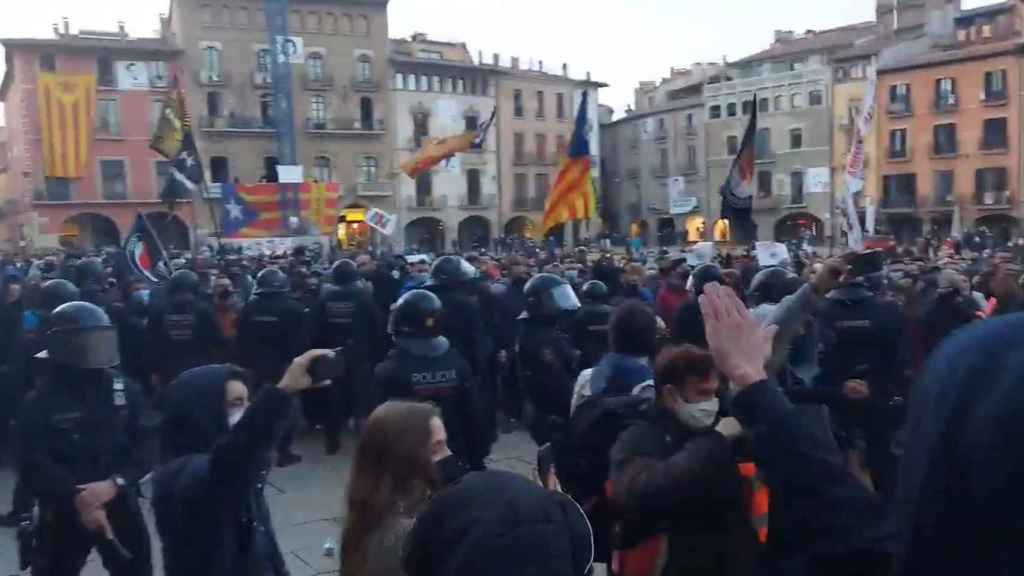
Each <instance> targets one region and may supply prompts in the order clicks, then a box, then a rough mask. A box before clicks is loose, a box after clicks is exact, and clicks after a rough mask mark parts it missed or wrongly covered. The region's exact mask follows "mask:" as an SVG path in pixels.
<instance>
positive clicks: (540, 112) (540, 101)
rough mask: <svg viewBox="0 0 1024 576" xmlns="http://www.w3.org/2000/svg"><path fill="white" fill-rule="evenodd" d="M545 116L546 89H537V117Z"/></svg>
mask: <svg viewBox="0 0 1024 576" xmlns="http://www.w3.org/2000/svg"><path fill="white" fill-rule="evenodd" d="M543 117H544V91H543V90H537V118H543Z"/></svg>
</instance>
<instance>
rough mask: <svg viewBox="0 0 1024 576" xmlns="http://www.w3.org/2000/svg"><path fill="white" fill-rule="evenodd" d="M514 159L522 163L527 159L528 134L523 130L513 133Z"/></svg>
mask: <svg viewBox="0 0 1024 576" xmlns="http://www.w3.org/2000/svg"><path fill="white" fill-rule="evenodd" d="M512 159H513V160H514V161H515V162H520V163H521V162H525V161H526V136H525V135H524V134H523V133H522V132H516V133H515V134H513V135H512Z"/></svg>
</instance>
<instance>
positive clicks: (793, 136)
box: [789, 128, 804, 150]
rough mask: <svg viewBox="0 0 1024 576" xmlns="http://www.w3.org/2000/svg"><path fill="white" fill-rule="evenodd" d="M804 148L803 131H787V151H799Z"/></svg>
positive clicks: (799, 129) (796, 129)
mask: <svg viewBox="0 0 1024 576" xmlns="http://www.w3.org/2000/svg"><path fill="white" fill-rule="evenodd" d="M803 147H804V131H803V129H802V128H790V129H789V149H790V150H799V149H801V148H803Z"/></svg>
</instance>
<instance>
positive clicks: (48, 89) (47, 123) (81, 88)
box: [36, 72, 96, 178]
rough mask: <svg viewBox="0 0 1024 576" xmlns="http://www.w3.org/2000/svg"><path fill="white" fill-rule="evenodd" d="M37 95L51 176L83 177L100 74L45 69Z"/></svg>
mask: <svg viewBox="0 0 1024 576" xmlns="http://www.w3.org/2000/svg"><path fill="white" fill-rule="evenodd" d="M36 97H37V99H38V106H39V123H40V126H41V127H42V131H43V171H44V172H45V174H46V176H47V177H48V178H81V177H82V176H83V172H84V170H85V164H86V158H88V155H89V142H90V141H91V140H92V131H93V118H94V117H95V115H96V77H95V76H92V75H82V76H71V75H67V74H53V73H49V72H42V73H40V74H39V83H38V90H37V94H36Z"/></svg>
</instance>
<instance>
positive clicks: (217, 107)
mask: <svg viewBox="0 0 1024 576" xmlns="http://www.w3.org/2000/svg"><path fill="white" fill-rule="evenodd" d="M222 111H223V108H222V107H221V97H220V92H217V91H216V90H211V91H209V92H207V93H206V115H207V116H209V117H210V118H220V115H221V112H222Z"/></svg>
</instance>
